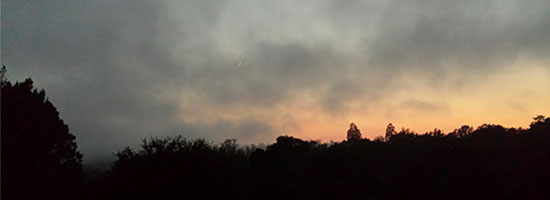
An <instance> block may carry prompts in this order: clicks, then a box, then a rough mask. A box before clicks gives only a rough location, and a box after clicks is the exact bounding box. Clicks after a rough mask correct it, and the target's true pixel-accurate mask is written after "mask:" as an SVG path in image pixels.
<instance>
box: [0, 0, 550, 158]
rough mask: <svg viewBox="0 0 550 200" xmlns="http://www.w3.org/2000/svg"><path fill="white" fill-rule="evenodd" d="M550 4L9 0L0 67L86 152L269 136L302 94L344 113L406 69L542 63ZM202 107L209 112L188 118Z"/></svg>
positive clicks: (415, 104)
mask: <svg viewBox="0 0 550 200" xmlns="http://www.w3.org/2000/svg"><path fill="white" fill-rule="evenodd" d="M549 9H550V3H549V2H548V1H543V0H540V1H536V0H535V1H528V2H524V1H513V0H505V1H502V0H499V1H497V0H494V1H483V2H479V1H432V0H415V1H387V2H381V1H300V2H291V1H288V2H287V1H284V2H242V1H223V2H216V3H213V2H207V1H169V0H167V1H155V2H153V1H141V0H140V1H126V0H121V1H70V2H66V1H48V2H47V3H45V2H36V1H30V0H6V1H3V2H2V12H1V13H2V33H1V34H2V44H1V48H2V64H4V65H7V66H8V69H9V73H10V76H11V77H13V79H22V78H23V77H26V76H30V77H32V78H33V79H34V80H35V81H36V83H37V84H36V85H37V86H38V87H43V88H45V89H46V91H47V93H48V96H49V97H50V99H51V100H52V101H53V102H54V104H55V105H56V106H57V107H58V108H59V110H60V113H61V115H62V117H63V118H64V119H65V121H67V123H68V124H69V126H70V129H71V132H73V133H74V134H75V135H76V136H77V139H78V141H77V142H78V144H79V146H80V149H81V150H82V151H83V152H84V154H85V156H89V155H92V156H93V155H97V154H104V153H108V152H113V151H116V150H117V149H119V148H121V147H123V146H125V145H131V144H135V143H137V142H139V139H140V138H142V137H146V136H148V135H151V134H153V135H171V134H184V135H186V136H189V137H205V138H207V139H212V140H218V141H221V140H223V139H225V138H237V139H239V140H244V141H246V142H250V143H255V142H266V141H271V140H272V139H273V137H274V135H277V134H282V133H283V132H282V131H281V130H280V129H281V127H274V126H275V125H274V124H272V123H271V121H272V119H280V120H281V121H282V123H283V126H285V127H287V126H288V127H291V128H293V129H300V127H299V125H296V124H295V122H292V121H291V120H290V121H289V119H294V117H293V116H292V113H290V114H289V113H288V112H281V113H284V114H280V113H279V112H277V109H278V108H285V106H286V104H287V103H288V102H292V101H296V100H297V98H300V97H299V95H296V94H304V93H306V94H310V95H311V97H312V98H313V99H314V101H316V102H317V103H318V104H319V105H320V107H321V109H323V112H326V113H327V114H331V115H343V114H346V113H349V112H352V111H353V109H354V108H355V107H354V106H353V105H357V104H362V106H364V107H368V106H369V105H370V103H372V102H378V101H381V100H383V99H384V95H386V94H387V93H388V90H390V91H393V90H395V89H399V88H394V86H395V82H399V81H400V80H399V79H397V77H400V76H399V75H401V74H409V73H411V72H421V73H416V74H419V77H417V78H418V79H419V80H428V81H433V83H437V84H433V85H434V86H433V87H434V88H437V87H439V86H441V85H449V86H450V87H455V86H457V85H460V84H457V83H458V82H461V81H462V80H463V79H464V80H469V79H475V78H476V77H478V76H479V77H485V76H488V75H489V74H491V73H495V72H498V69H500V68H502V67H503V66H504V65H505V64H506V63H508V62H513V61H514V60H515V59H516V58H517V57H518V56H520V55H527V56H529V57H532V58H535V59H540V60H544V61H543V62H546V63H548V62H549V61H548V58H547V55H548V54H549V52H550V37H548V35H550V13H549V12H548V10H549ZM546 66H550V65H546ZM451 73H455V74H456V73H458V75H459V76H458V77H459V79H460V80H456V79H450V78H449V77H450V76H449V74H451ZM481 79H482V78H481ZM298 100H299V99H298ZM403 105H404V106H407V107H411V108H414V109H417V110H422V111H428V112H431V111H438V110H445V108H446V107H445V106H444V105H439V104H431V103H429V102H424V101H420V100H415V99H412V100H407V101H405V102H403ZM206 108H208V109H210V110H212V109H216V108H219V109H220V110H219V111H216V110H214V111H211V112H210V113H209V114H208V115H207V114H205V113H207V110H208V109H206ZM230 108H234V109H232V111H226V109H230ZM251 109H255V110H259V111H258V112H261V113H249V112H250V110H251ZM235 110H237V111H235ZM263 110H272V111H269V112H268V111H266V112H262V111H263ZM212 112H213V113H214V114H212ZM217 112H220V114H219V115H216V113H217ZM222 112H224V113H222ZM227 112H229V113H227ZM231 112H235V113H231ZM296 112H299V111H296ZM200 115H205V116H203V117H202V118H208V120H192V119H195V118H197V116H200ZM237 115H239V117H235V116H237ZM272 115H274V116H272ZM279 115H280V116H279ZM242 116H245V117H242ZM202 118H201V119H202Z"/></svg>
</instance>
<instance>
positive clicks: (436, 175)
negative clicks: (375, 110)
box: [87, 116, 550, 199]
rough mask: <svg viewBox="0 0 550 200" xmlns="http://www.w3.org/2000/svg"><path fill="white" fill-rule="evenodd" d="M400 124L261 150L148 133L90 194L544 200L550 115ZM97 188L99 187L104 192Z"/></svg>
mask: <svg viewBox="0 0 550 200" xmlns="http://www.w3.org/2000/svg"><path fill="white" fill-rule="evenodd" d="M459 132H460V129H457V130H455V131H453V132H451V133H449V134H442V133H441V132H440V131H437V130H436V131H434V132H429V133H425V134H415V133H413V132H411V131H409V130H406V129H404V130H402V131H399V132H397V133H395V134H392V135H391V136H390V137H389V138H387V141H384V140H375V141H371V140H369V139H359V140H352V141H342V142H340V143H332V144H321V143H318V142H315V141H303V140H301V139H298V138H294V137H291V136H280V137H278V138H277V142H276V143H274V144H272V145H269V146H267V148H266V149H261V148H251V147H246V148H239V147H238V145H237V144H236V143H235V140H227V141H225V142H224V143H221V144H218V145H213V144H211V143H208V142H207V141H205V140H186V139H185V138H182V137H171V138H170V137H169V138H161V139H158V138H157V139H156V138H151V139H147V140H144V141H143V144H142V146H141V148H140V149H138V150H132V149H129V148H126V149H124V150H122V151H120V152H119V153H118V154H117V158H118V159H117V160H116V161H115V163H114V167H113V169H112V171H110V172H109V173H108V174H107V175H106V176H105V177H103V178H100V179H97V180H95V181H91V182H89V184H95V185H93V186H88V187H87V189H88V194H87V195H91V196H93V195H98V196H96V197H101V198H114V199H172V198H176V199H177V198H191V199H220V198H229V199H403V198H407V199H410V198H415V199H416V198H422V199H503V198H504V199H543V198H545V197H549V196H550V193H549V192H550V191H549V190H548V186H549V183H550V182H549V181H550V118H545V117H542V116H539V117H536V118H535V120H534V121H533V122H532V123H531V125H530V127H529V128H528V129H515V128H504V127H502V126H500V125H482V126H480V127H478V128H477V129H475V130H472V129H470V131H466V132H462V133H460V134H459ZM99 191H100V192H99Z"/></svg>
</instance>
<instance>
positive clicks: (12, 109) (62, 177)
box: [1, 69, 82, 199]
mask: <svg viewBox="0 0 550 200" xmlns="http://www.w3.org/2000/svg"><path fill="white" fill-rule="evenodd" d="M3 70H5V69H3ZM3 72H5V71H3ZM1 86H2V91H1V96H2V107H1V109H2V110H1V111H2V113H1V114H2V123H1V127H2V129H1V132H2V140H1V141H2V199H64V198H69V197H70V198H73V195H72V191H73V190H75V189H76V188H75V187H74V186H75V185H77V183H78V181H80V179H81V173H82V171H81V169H82V166H81V159H82V155H81V154H80V153H79V152H78V151H77V146H76V143H75V142H74V140H75V137H74V136H73V135H72V134H70V133H69V129H68V127H67V125H65V124H64V123H63V120H61V119H59V113H58V112H57V110H56V108H55V107H54V106H53V104H52V103H51V102H50V101H49V100H47V99H46V97H45V96H46V95H45V92H44V90H41V91H38V90H36V89H33V82H32V80H31V79H27V80H25V81H24V82H21V83H15V84H12V83H10V82H9V81H7V80H4V79H3V78H2V82H1Z"/></svg>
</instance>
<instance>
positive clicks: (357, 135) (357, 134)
mask: <svg viewBox="0 0 550 200" xmlns="http://www.w3.org/2000/svg"><path fill="white" fill-rule="evenodd" d="M347 138H348V141H357V140H361V131H359V129H358V128H357V125H355V123H353V122H352V123H351V124H350V125H349V130H348V136H347Z"/></svg>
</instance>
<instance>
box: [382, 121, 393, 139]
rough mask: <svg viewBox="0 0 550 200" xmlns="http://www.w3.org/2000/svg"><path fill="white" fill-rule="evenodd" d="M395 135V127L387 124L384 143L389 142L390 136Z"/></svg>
mask: <svg viewBox="0 0 550 200" xmlns="http://www.w3.org/2000/svg"><path fill="white" fill-rule="evenodd" d="M393 135H395V126H393V124H391V123H389V124H388V126H387V127H386V135H385V138H384V139H385V141H389V140H390V138H391V136H393Z"/></svg>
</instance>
